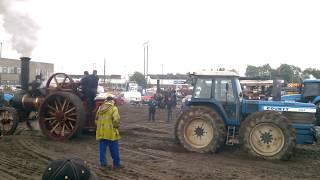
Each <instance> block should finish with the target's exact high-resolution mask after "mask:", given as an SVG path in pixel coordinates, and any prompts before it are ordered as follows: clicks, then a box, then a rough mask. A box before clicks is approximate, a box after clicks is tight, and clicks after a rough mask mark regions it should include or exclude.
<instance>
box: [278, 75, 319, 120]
mask: <svg viewBox="0 0 320 180" xmlns="http://www.w3.org/2000/svg"><path fill="white" fill-rule="evenodd" d="M300 87H302V86H300ZM281 100H282V101H295V102H310V103H313V104H315V105H316V106H317V115H316V116H317V123H318V125H319V124H320V79H306V80H304V81H303V88H301V89H300V94H290V95H284V96H281Z"/></svg>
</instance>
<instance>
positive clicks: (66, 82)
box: [46, 73, 76, 90]
mask: <svg viewBox="0 0 320 180" xmlns="http://www.w3.org/2000/svg"><path fill="white" fill-rule="evenodd" d="M46 88H47V89H58V90H61V89H72V90H73V89H75V88H76V85H75V83H74V81H73V79H72V78H71V77H70V76H69V75H67V74H65V73H55V74H53V75H52V76H50V78H49V79H48V81H47V84H46Z"/></svg>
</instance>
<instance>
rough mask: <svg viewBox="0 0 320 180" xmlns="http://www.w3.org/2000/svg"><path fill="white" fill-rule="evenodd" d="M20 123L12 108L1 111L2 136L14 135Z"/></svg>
mask: <svg viewBox="0 0 320 180" xmlns="http://www.w3.org/2000/svg"><path fill="white" fill-rule="evenodd" d="M18 123H19V118H18V115H17V112H16V110H15V109H13V108H10V107H4V108H1V109H0V135H12V134H13V133H14V131H15V130H16V129H17V126H18Z"/></svg>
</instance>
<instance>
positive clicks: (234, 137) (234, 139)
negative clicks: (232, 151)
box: [226, 126, 239, 145]
mask: <svg viewBox="0 0 320 180" xmlns="http://www.w3.org/2000/svg"><path fill="white" fill-rule="evenodd" d="M238 136H239V127H238V126H228V131H227V139H226V145H234V144H239V139H238Z"/></svg>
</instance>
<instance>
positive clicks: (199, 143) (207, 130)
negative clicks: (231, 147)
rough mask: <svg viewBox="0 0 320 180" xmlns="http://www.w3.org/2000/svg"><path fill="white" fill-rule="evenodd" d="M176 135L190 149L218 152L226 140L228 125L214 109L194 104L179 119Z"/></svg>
mask: <svg viewBox="0 0 320 180" xmlns="http://www.w3.org/2000/svg"><path fill="white" fill-rule="evenodd" d="M176 131H177V132H176V136H177V137H178V139H179V141H180V143H181V144H182V145H183V147H184V148H186V149H187V150H189V151H194V152H199V153H206V152H216V151H217V150H218V149H219V148H220V147H221V146H222V145H223V144H224V142H225V138H226V127H225V124H224V121H223V119H222V117H221V116H220V115H219V113H218V112H216V111H215V110H214V109H212V108H209V107H204V106H194V107H191V108H190V109H188V110H187V111H185V112H184V113H183V114H182V115H181V116H180V117H179V119H178V124H177V128H176Z"/></svg>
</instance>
